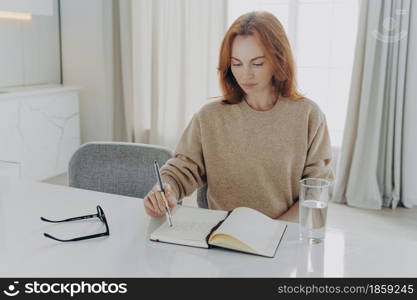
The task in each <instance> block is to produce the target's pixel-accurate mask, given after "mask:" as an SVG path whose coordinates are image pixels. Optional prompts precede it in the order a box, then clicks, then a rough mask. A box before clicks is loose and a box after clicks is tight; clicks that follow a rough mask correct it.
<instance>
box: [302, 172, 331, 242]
mask: <svg viewBox="0 0 417 300" xmlns="http://www.w3.org/2000/svg"><path fill="white" fill-rule="evenodd" d="M329 187H330V181H328V180H325V179H320V178H305V179H302V180H300V196H299V205H300V208H299V214H300V215H299V222H300V238H301V239H302V240H308V241H310V242H312V243H320V242H321V241H322V240H323V239H324V237H325V233H326V219H327V204H328V201H329Z"/></svg>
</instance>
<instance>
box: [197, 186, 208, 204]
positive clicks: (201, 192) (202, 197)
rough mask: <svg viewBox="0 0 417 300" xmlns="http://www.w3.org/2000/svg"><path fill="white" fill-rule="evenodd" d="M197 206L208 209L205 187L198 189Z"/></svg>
mask: <svg viewBox="0 0 417 300" xmlns="http://www.w3.org/2000/svg"><path fill="white" fill-rule="evenodd" d="M197 205H198V207H200V208H208V202H207V185H205V186H203V187H202V188H199V189H198V191H197Z"/></svg>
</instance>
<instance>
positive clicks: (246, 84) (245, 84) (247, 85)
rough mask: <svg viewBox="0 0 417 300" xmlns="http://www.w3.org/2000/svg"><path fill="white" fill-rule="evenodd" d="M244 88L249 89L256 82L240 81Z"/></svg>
mask: <svg viewBox="0 0 417 300" xmlns="http://www.w3.org/2000/svg"><path fill="white" fill-rule="evenodd" d="M242 86H243V87H244V88H247V89H250V88H253V87H255V86H256V83H242Z"/></svg>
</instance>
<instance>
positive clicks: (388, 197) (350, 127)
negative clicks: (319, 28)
mask: <svg viewBox="0 0 417 300" xmlns="http://www.w3.org/2000/svg"><path fill="white" fill-rule="evenodd" d="M415 4H416V3H414V2H411V1H410V0H390V1H388V0H363V1H362V2H361V5H362V6H361V14H360V23H359V27H358V28H359V29H358V39H357V45H356V53H355V62H354V69H353V72H352V83H351V91H350V99H349V105H348V115H347V118H346V125H345V131H344V137H343V144H342V149H341V154H340V161H339V165H338V172H337V176H336V182H335V186H334V194H333V201H335V202H341V203H347V204H349V205H351V206H356V207H361V208H368V209H380V208H381V207H393V208H395V207H396V206H397V205H398V204H399V202H400V200H401V190H402V189H403V188H404V180H403V178H402V172H403V168H404V165H405V164H406V163H407V162H406V161H404V156H403V153H404V150H405V149H404V145H405V144H406V142H407V140H406V139H405V136H404V124H406V123H407V122H409V121H410V119H407V118H406V117H405V114H404V110H405V108H406V107H407V106H408V105H409V104H410V101H415V95H414V97H411V95H407V93H406V91H407V89H410V87H411V85H413V84H411V81H413V82H414V81H415V78H410V77H409V76H410V74H411V73H410V68H411V67H412V66H411V64H410V62H411V60H409V59H408V57H411V56H412V55H414V53H415V51H414V53H413V52H410V50H409V46H410V44H411V43H412V40H413V39H415V38H416V35H415V34H414V35H412V34H410V27H409V25H410V12H411V5H415ZM414 67H415V66H414ZM407 69H408V72H407ZM408 85H410V86H408ZM413 114H415V112H414V113H413ZM408 138H411V136H410V137H408ZM413 138H414V137H413ZM414 139H415V138H414Z"/></svg>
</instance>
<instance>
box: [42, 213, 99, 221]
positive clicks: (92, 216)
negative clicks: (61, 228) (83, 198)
mask: <svg viewBox="0 0 417 300" xmlns="http://www.w3.org/2000/svg"><path fill="white" fill-rule="evenodd" d="M94 217H97V214H94V215H86V216H80V217H74V218H68V219H65V220H49V219H46V218H44V217H41V220H42V221H45V222H50V223H62V222H70V221H77V220H84V219H91V218H94Z"/></svg>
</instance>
